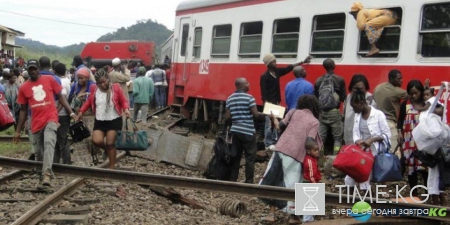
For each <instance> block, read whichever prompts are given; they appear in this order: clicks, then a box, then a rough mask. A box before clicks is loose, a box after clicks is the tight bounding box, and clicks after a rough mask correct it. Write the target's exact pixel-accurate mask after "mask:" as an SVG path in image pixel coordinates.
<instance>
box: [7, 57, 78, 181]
mask: <svg viewBox="0 0 450 225" xmlns="http://www.w3.org/2000/svg"><path fill="white" fill-rule="evenodd" d="M27 70H28V75H29V76H30V80H29V81H27V82H25V83H23V84H22V85H21V86H20V88H19V95H18V98H17V103H19V104H20V105H21V106H20V116H19V122H18V124H17V128H16V132H15V134H14V143H18V142H19V140H20V135H21V131H22V128H23V126H24V124H25V121H26V117H27V110H28V107H30V109H31V132H32V133H33V134H32V135H33V145H34V149H35V151H36V159H37V160H38V161H43V164H42V171H41V172H42V176H41V177H42V179H41V180H40V181H42V185H44V186H50V181H51V176H52V174H53V172H52V164H53V154H54V151H55V145H56V130H57V129H58V120H59V118H58V111H57V109H56V106H55V104H56V103H55V99H54V98H53V96H54V95H56V96H58V100H59V103H60V104H61V105H62V106H63V107H64V109H65V110H66V111H67V113H68V114H69V116H70V117H72V118H73V119H75V120H76V119H77V116H76V115H75V113H73V112H72V109H71V108H70V106H69V103H68V102H67V100H66V99H65V98H64V96H63V95H62V93H61V92H62V87H61V85H60V84H58V83H57V82H56V80H55V79H54V78H52V77H50V76H45V75H41V74H40V72H39V70H40V66H39V62H38V61H37V60H35V59H31V60H29V61H28V67H27Z"/></svg>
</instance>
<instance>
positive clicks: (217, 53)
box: [211, 24, 231, 58]
mask: <svg viewBox="0 0 450 225" xmlns="http://www.w3.org/2000/svg"><path fill="white" fill-rule="evenodd" d="M230 44H231V24H227V25H219V26H214V31H213V40H212V51H211V56H212V57H214V58H228V57H230Z"/></svg>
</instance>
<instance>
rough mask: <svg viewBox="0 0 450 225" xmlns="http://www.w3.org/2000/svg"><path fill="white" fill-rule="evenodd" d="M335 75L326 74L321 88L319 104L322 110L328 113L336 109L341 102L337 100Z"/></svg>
mask: <svg viewBox="0 0 450 225" xmlns="http://www.w3.org/2000/svg"><path fill="white" fill-rule="evenodd" d="M335 96H337V94H336V92H335V90H334V80H333V74H328V73H327V74H325V75H324V76H323V79H322V83H321V84H320V87H319V104H320V106H321V107H322V110H325V111H328V110H331V109H334V108H336V107H337V106H338V105H339V103H340V101H339V99H336V97H335Z"/></svg>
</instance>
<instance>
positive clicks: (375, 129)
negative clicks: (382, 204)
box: [345, 89, 391, 198]
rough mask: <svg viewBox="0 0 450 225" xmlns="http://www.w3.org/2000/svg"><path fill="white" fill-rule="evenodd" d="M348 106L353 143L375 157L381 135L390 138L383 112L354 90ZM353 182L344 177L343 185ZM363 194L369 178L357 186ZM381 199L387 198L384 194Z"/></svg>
mask: <svg viewBox="0 0 450 225" xmlns="http://www.w3.org/2000/svg"><path fill="white" fill-rule="evenodd" d="M350 105H351V106H352V108H353V110H354V111H355V120H354V123H353V142H354V143H355V144H357V145H358V146H360V147H361V148H363V149H366V151H371V152H372V155H373V156H375V155H376V154H378V151H379V150H380V147H382V146H381V142H383V141H384V139H383V134H384V135H386V136H387V138H388V139H390V138H391V130H390V129H389V126H388V124H387V121H386V116H385V115H384V113H383V112H381V111H380V110H378V109H375V108H374V107H372V106H370V105H369V104H367V100H366V93H365V92H363V91H361V90H359V89H358V90H356V91H355V92H353V94H352V98H351V99H350ZM355 184H356V182H355V180H354V179H353V178H351V177H350V176H346V177H345V185H348V186H350V187H354V186H355ZM359 187H360V190H362V191H363V193H364V192H365V191H366V190H367V189H369V188H370V178H369V180H368V181H366V182H363V183H360V184H359ZM385 192H386V191H385ZM383 197H385V198H387V197H389V194H385V195H384V196H383Z"/></svg>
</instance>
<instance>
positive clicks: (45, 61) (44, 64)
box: [39, 56, 61, 99]
mask: <svg viewBox="0 0 450 225" xmlns="http://www.w3.org/2000/svg"><path fill="white" fill-rule="evenodd" d="M39 65H40V66H41V71H39V73H40V74H41V75H48V76H53V78H54V79H55V80H56V82H58V84H59V85H61V79H59V77H58V76H56V75H55V74H54V73H53V72H51V71H50V69H51V64H50V59H49V58H48V57H47V56H42V57H41V58H39ZM55 99H57V98H55Z"/></svg>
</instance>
